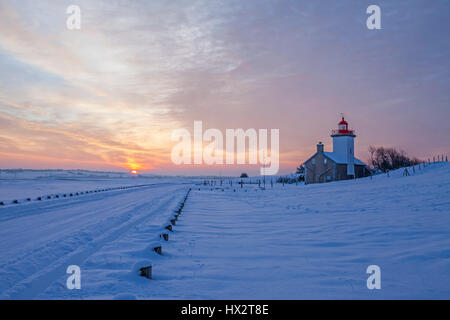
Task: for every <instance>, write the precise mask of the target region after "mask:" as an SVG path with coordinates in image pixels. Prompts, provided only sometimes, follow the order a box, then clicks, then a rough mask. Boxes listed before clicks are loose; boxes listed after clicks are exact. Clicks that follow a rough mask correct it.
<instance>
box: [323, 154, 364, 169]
mask: <svg viewBox="0 0 450 320" xmlns="http://www.w3.org/2000/svg"><path fill="white" fill-rule="evenodd" d="M323 154H324V155H325V156H327V158H330V160H332V161H333V162H336V163H338V164H347V163H348V161H347V159H345V157H342V156H341V155H339V154H336V153H334V152H324V153H323ZM355 164H356V165H360V166H365V165H366V164H365V163H364V162H362V161H361V160H359V159H358V158H356V157H355Z"/></svg>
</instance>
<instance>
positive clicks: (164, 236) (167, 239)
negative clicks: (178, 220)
mask: <svg viewBox="0 0 450 320" xmlns="http://www.w3.org/2000/svg"><path fill="white" fill-rule="evenodd" d="M159 237H160V238H163V239H164V240H165V241H169V235H168V234H167V233H163V234H160V235H159Z"/></svg>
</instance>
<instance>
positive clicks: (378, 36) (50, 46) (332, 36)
mask: <svg viewBox="0 0 450 320" xmlns="http://www.w3.org/2000/svg"><path fill="white" fill-rule="evenodd" d="M371 4H376V5H378V6H379V7H380V8H381V29H380V30H369V29H368V28H367V27H366V19H367V18H368V16H369V15H368V14H367V13H366V9H367V7H368V6H369V5H371ZM70 5H77V6H79V7H80V9H81V29H79V30H69V29H68V28H67V27H66V20H67V19H68V17H69V14H67V13H66V10H67V8H68V7H69V6H70ZM449 19H450V1H446V0H436V1H432V2H431V1H426V0H420V1H419V0H396V1H377V0H372V1H364V0H352V1H350V0H348V1H345V0H342V1H331V0H328V1H313V0H308V1H306V0H292V1H288V0H286V1H285V0H279V1H276V0H270V1H267V0H246V1H242V0H224V1H216V0H181V1H163V0H152V1H144V0H141V1H139V0H137V1H125V0H121V1H119V0H116V1H112V0H95V1H94V0H90V1H86V0H70V1H61V0H55V1H44V0H42V1H29V0H21V1H9V0H0V168H2V169H8V168H31V169H48V168H54V169H57V168H58V169H59V168H62V169H89V170H111V171H127V170H133V169H136V170H138V171H140V172H148V173H155V174H186V175H191V174H228V173H229V174H237V173H240V172H242V171H244V170H247V171H249V173H250V174H252V173H257V172H258V171H259V167H260V165H257V166H256V168H255V166H245V165H210V166H208V165H175V164H174V163H173V162H172V161H171V150H172V148H173V147H174V145H175V144H176V142H173V141H171V134H172V132H173V131H174V130H176V129H179V128H186V129H188V130H189V131H191V132H193V124H194V121H195V120H201V121H202V122H203V127H204V129H207V128H217V129H219V130H221V131H223V132H225V130H226V129H228V128H230V129H236V128H243V129H244V130H246V129H249V128H255V129H269V130H270V129H279V132H280V140H279V143H280V171H279V174H286V173H289V172H294V171H295V168H296V167H297V166H298V165H300V164H301V163H303V162H304V161H305V160H307V159H308V158H309V157H310V156H311V155H312V154H313V153H314V152H315V150H316V144H317V142H318V141H322V142H323V143H324V144H325V151H331V149H332V144H331V138H330V131H331V130H332V129H335V128H336V127H337V123H338V122H339V120H340V113H343V114H344V115H345V118H346V120H347V121H348V122H349V124H350V127H351V128H353V129H355V130H356V134H357V137H356V139H355V155H356V156H357V157H358V158H360V159H361V160H363V161H366V160H367V159H368V157H369V154H368V151H367V149H368V146H370V145H377V146H393V147H396V148H399V149H403V150H404V151H406V152H407V153H408V154H409V155H411V156H415V157H419V158H424V159H426V158H428V157H432V156H433V155H437V154H447V153H448V152H449V151H450V150H449V146H450V121H449V115H450V108H449V101H450V99H449V98H450V41H448V39H449V34H450V24H449V23H448V21H449Z"/></svg>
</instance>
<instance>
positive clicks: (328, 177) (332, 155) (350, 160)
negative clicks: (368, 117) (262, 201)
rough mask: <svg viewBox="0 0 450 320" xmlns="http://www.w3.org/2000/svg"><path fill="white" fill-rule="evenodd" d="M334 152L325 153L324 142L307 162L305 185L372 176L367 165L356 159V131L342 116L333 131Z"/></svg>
mask: <svg viewBox="0 0 450 320" xmlns="http://www.w3.org/2000/svg"><path fill="white" fill-rule="evenodd" d="M331 137H332V138H333V152H327V151H325V148H324V145H323V143H322V142H319V143H318V144H317V151H316V153H315V154H314V155H313V156H311V157H310V158H309V159H308V160H306V161H305V162H304V163H303V165H304V167H305V184H309V183H322V182H331V181H337V180H347V179H354V178H362V177H366V176H368V175H369V174H370V172H369V170H368V168H367V166H366V164H365V163H364V162H362V161H361V160H359V159H358V158H355V142H354V141H355V137H356V135H355V131H354V130H350V129H349V127H348V122H347V121H345V119H344V116H342V119H341V121H340V122H339V123H338V128H337V129H336V130H332V131H331Z"/></svg>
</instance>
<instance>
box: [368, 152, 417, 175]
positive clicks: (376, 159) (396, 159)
mask: <svg viewBox="0 0 450 320" xmlns="http://www.w3.org/2000/svg"><path fill="white" fill-rule="evenodd" d="M369 153H370V159H369V164H370V166H371V167H372V168H374V169H376V170H381V171H382V172H387V171H388V170H395V169H398V168H403V167H409V166H412V165H416V164H419V163H420V162H422V161H420V160H419V159H417V158H410V157H408V156H407V155H406V153H405V151H403V150H397V149H395V148H384V147H374V146H370V147H369Z"/></svg>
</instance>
